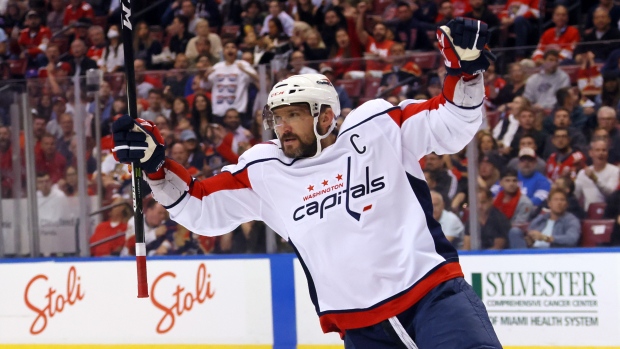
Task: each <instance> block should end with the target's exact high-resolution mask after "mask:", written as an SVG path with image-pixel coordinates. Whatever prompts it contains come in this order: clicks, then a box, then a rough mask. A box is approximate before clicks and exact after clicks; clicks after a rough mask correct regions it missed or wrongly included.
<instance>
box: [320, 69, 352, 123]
mask: <svg viewBox="0 0 620 349" xmlns="http://www.w3.org/2000/svg"><path fill="white" fill-rule="evenodd" d="M321 74H323V75H325V77H326V78H327V79H329V81H331V82H332V83H334V82H336V76H335V75H334V70H333V69H332V68H331V67H330V66H328V65H325V66H323V67H322V68H321ZM334 88H335V89H336V92H337V93H338V101H339V102H340V115H343V114H347V113H348V112H350V111H351V110H352V109H353V102H352V101H351V98H349V95H348V94H347V91H345V89H344V88H343V87H342V86H338V85H334Z"/></svg>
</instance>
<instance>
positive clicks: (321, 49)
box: [255, 29, 329, 69]
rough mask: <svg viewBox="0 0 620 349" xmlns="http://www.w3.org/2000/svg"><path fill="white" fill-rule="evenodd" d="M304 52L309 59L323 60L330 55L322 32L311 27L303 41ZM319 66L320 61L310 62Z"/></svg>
mask: <svg viewBox="0 0 620 349" xmlns="http://www.w3.org/2000/svg"><path fill="white" fill-rule="evenodd" d="M303 52H304V57H305V58H306V60H307V61H323V60H326V59H327V57H328V56H329V51H328V50H327V48H326V47H325V43H324V42H323V39H322V38H321V34H319V32H318V31H317V30H316V29H311V30H310V31H309V32H308V33H307V34H306V40H305V41H304V43H303ZM255 59H256V58H255ZM318 66H319V64H318V63H311V64H310V67H312V68H315V69H316V68H318Z"/></svg>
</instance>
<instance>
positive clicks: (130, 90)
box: [121, 0, 149, 298]
mask: <svg viewBox="0 0 620 349" xmlns="http://www.w3.org/2000/svg"><path fill="white" fill-rule="evenodd" d="M121 6H122V9H121V10H122V11H121V25H122V26H123V51H124V52H123V53H124V54H125V79H126V80H127V81H126V85H127V108H128V110H129V116H130V117H132V118H133V119H137V118H138V107H137V105H136V102H137V99H136V76H135V72H134V67H133V63H134V62H133V26H132V23H131V0H121ZM132 169H133V171H131V174H132V177H131V190H132V193H133V216H134V220H135V224H134V229H135V232H136V266H137V271H138V298H148V296H149V285H148V281H147V279H146V243H145V240H144V216H143V215H142V188H141V180H142V168H141V167H140V162H139V161H136V162H134V163H133V164H132Z"/></svg>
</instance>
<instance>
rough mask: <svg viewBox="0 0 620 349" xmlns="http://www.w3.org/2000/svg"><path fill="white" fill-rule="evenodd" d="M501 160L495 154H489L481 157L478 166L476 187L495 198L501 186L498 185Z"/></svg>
mask: <svg viewBox="0 0 620 349" xmlns="http://www.w3.org/2000/svg"><path fill="white" fill-rule="evenodd" d="M502 165H503V160H502V158H501V157H500V156H499V155H498V154H497V153H496V152H489V153H488V154H485V155H481V156H480V160H479V165H478V178H477V180H478V186H479V187H480V188H482V189H486V190H489V191H491V193H492V194H493V197H495V196H496V195H497V194H498V193H499V191H500V189H501V186H500V184H499V179H500V175H501V172H502V169H503V166H502Z"/></svg>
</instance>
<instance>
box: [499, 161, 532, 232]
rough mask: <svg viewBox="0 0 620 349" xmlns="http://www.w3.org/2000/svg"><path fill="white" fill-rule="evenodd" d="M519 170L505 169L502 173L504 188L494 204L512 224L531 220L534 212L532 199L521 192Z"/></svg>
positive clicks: (501, 182) (502, 185)
mask: <svg viewBox="0 0 620 349" xmlns="http://www.w3.org/2000/svg"><path fill="white" fill-rule="evenodd" d="M518 177H519V175H518V173H517V171H514V170H510V169H508V170H505V171H504V172H503V173H502V177H501V180H500V185H501V187H502V190H501V191H500V192H499V194H497V196H496V197H495V200H494V201H493V206H495V207H496V208H497V209H498V210H500V211H501V212H502V213H503V214H504V215H505V216H506V218H508V219H509V220H510V223H511V224H513V225H514V224H523V223H527V222H529V220H530V215H531V214H532V212H534V205H533V204H532V201H531V200H530V199H529V198H528V197H527V196H526V195H525V194H522V193H521V189H520V188H519V178H518Z"/></svg>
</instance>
